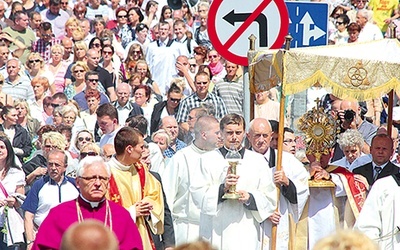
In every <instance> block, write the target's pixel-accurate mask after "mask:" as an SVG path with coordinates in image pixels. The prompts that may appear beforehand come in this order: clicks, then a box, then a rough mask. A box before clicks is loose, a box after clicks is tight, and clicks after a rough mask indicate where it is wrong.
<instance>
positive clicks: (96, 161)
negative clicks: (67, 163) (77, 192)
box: [76, 155, 111, 177]
mask: <svg viewBox="0 0 400 250" xmlns="http://www.w3.org/2000/svg"><path fill="white" fill-rule="evenodd" d="M92 165H96V166H100V165H101V166H104V169H105V170H106V171H107V175H108V177H110V176H111V170H110V166H109V165H108V164H106V163H105V161H104V159H103V158H102V157H101V156H98V155H97V156H86V157H85V158H83V159H82V160H81V161H80V162H79V165H78V168H77V170H76V175H77V176H78V177H82V174H83V171H84V170H85V169H86V168H87V167H89V166H92Z"/></svg>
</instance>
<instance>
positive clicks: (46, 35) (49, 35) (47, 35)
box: [42, 34, 53, 37]
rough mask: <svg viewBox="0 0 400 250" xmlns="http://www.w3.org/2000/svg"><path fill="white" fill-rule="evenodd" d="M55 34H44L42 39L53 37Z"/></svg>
mask: <svg viewBox="0 0 400 250" xmlns="http://www.w3.org/2000/svg"><path fill="white" fill-rule="evenodd" d="M52 36H53V34H42V37H52Z"/></svg>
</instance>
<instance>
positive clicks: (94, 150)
mask: <svg viewBox="0 0 400 250" xmlns="http://www.w3.org/2000/svg"><path fill="white" fill-rule="evenodd" d="M96 155H100V147H99V146H97V144H96V143H94V142H88V143H86V144H85V145H83V146H82V148H81V150H80V154H79V156H80V157H79V159H80V160H82V159H83V158H85V157H86V156H96Z"/></svg>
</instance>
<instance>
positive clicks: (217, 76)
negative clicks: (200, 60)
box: [208, 50, 226, 84]
mask: <svg viewBox="0 0 400 250" xmlns="http://www.w3.org/2000/svg"><path fill="white" fill-rule="evenodd" d="M208 60H209V64H208V66H209V67H210V70H211V73H212V75H213V77H212V79H211V80H212V82H213V83H214V84H216V83H218V82H220V81H222V80H223V79H224V77H225V76H226V70H225V67H224V65H223V63H222V62H221V56H220V55H219V53H218V52H217V51H216V50H211V51H210V52H208Z"/></svg>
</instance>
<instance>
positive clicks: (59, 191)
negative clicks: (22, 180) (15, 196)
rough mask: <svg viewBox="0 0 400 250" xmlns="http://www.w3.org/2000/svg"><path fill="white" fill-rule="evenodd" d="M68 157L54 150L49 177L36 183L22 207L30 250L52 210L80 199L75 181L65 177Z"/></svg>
mask: <svg viewBox="0 0 400 250" xmlns="http://www.w3.org/2000/svg"><path fill="white" fill-rule="evenodd" d="M67 162H68V159H67V155H66V154H65V152H64V151H63V150H59V149H53V150H51V151H50V152H49V155H48V161H47V169H48V175H46V176H44V177H43V178H41V179H40V180H38V181H36V182H35V184H34V185H33V186H32V189H31V191H30V192H29V194H28V196H27V197H26V200H25V202H24V204H23V206H22V209H23V210H24V211H25V219H24V223H25V232H26V237H27V244H28V249H31V247H32V243H33V241H34V240H35V233H34V231H36V230H37V228H38V227H39V226H40V225H41V224H42V222H43V220H44V219H45V218H46V216H47V215H48V213H49V211H50V209H51V208H53V207H55V206H57V205H58V204H60V203H62V202H66V201H70V200H73V199H75V198H76V197H78V194H79V192H78V189H77V188H76V187H75V180H74V179H73V178H70V177H68V176H65V175H64V173H65V170H66V169H67Z"/></svg>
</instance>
